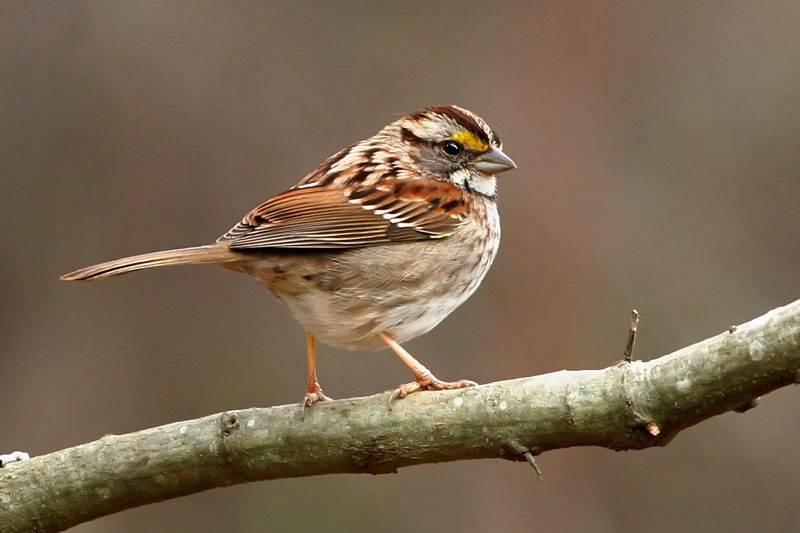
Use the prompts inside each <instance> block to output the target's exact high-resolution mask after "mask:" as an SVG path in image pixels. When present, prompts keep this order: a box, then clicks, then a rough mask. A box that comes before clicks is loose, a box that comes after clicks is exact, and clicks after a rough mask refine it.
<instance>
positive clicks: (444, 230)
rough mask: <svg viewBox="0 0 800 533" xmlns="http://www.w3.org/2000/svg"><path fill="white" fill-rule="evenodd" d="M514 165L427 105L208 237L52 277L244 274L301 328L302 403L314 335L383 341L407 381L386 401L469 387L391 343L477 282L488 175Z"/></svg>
mask: <svg viewBox="0 0 800 533" xmlns="http://www.w3.org/2000/svg"><path fill="white" fill-rule="evenodd" d="M515 166H516V165H515V164H514V162H513V161H511V159H509V158H508V157H507V156H506V155H505V154H504V153H503V152H502V151H501V144H500V140H499V138H498V137H497V135H496V134H495V133H494V131H492V129H491V128H489V126H488V125H487V124H486V123H485V122H484V121H483V120H482V119H481V118H479V117H478V116H477V115H475V114H474V113H471V112H470V111H467V110H465V109H462V108H459V107H456V106H436V107H430V108H427V109H424V110H422V111H420V112H418V113H415V114H413V115H409V116H406V117H403V118H401V119H400V120H398V121H396V122H393V123H391V124H389V125H388V126H386V127H385V128H384V129H382V130H381V131H380V132H378V133H377V134H376V135H374V136H373V137H370V138H368V139H365V140H363V141H361V142H358V143H356V144H354V145H352V146H350V147H348V148H345V149H344V150H342V151H340V152H338V153H337V154H335V155H333V156H331V157H330V158H328V159H327V160H325V161H324V162H323V163H322V164H321V165H320V166H319V167H318V168H317V169H315V170H314V171H313V172H311V173H310V174H308V175H307V176H306V177H305V178H303V180H301V181H300V183H299V184H297V185H296V186H295V187H292V188H291V189H289V190H288V191H286V192H284V193H282V194H279V195H277V196H275V197H273V198H271V199H269V200H267V201H266V202H264V203H263V204H261V205H260V206H258V207H257V208H255V209H254V210H253V211H251V212H250V213H248V214H247V215H246V216H245V217H244V218H243V219H242V221H241V222H239V223H238V224H236V225H235V226H234V227H233V228H231V230H230V231H228V232H227V233H226V234H225V235H223V236H222V237H220V238H219V239H218V240H217V242H216V243H214V244H210V245H206V246H198V247H193V248H183V249H177V250H167V251H163V252H154V253H149V254H144V255H139V256H134V257H127V258H123V259H117V260H115V261H110V262H108V263H102V264H99V265H94V266H90V267H87V268H83V269H81V270H77V271H75V272H72V273H70V274H67V275H65V276H63V277H62V279H64V280H84V281H91V280H96V279H104V278H108V277H111V276H116V275H119V274H124V273H127V272H132V271H135V270H141V269H145V268H152V267H158V266H168V265H183V264H200V263H213V264H219V265H222V266H224V267H226V268H229V269H231V270H236V271H239V272H243V273H246V274H250V275H251V276H253V277H255V278H256V279H258V280H259V281H260V282H261V283H263V284H264V285H265V286H266V287H267V288H269V289H270V290H271V291H272V292H273V293H274V294H275V295H276V296H277V297H278V298H279V299H281V300H282V301H283V302H284V303H286V305H287V306H288V307H289V309H290V310H291V311H292V313H293V314H294V316H295V317H296V318H297V319H298V321H299V322H300V323H301V324H302V325H303V326H304V327H305V329H306V332H307V338H308V359H309V377H308V389H307V392H306V395H305V399H304V401H303V405H304V406H308V405H311V404H312V403H313V402H315V401H319V400H324V399H327V398H326V397H325V396H324V395H323V393H322V389H321V387H320V386H319V382H318V380H317V376H316V338H319V339H320V340H322V341H324V342H326V343H328V344H330V345H333V346H340V347H344V348H348V349H358V350H371V349H378V348H382V347H385V346H389V347H390V348H391V349H392V350H393V351H394V352H395V353H397V355H398V356H400V358H401V359H402V360H403V361H404V362H405V363H406V364H407V365H408V366H409V367H410V368H411V369H412V371H413V372H414V376H415V381H413V382H411V383H408V384H405V385H401V386H400V387H399V388H398V389H397V391H395V394H394V395H393V396H392V398H393V399H394V398H402V397H404V396H406V395H407V394H409V393H410V392H414V391H416V390H419V389H427V388H431V389H447V388H460V387H465V386H468V385H471V384H473V383H472V382H470V381H466V380H461V381H456V382H444V381H441V380H439V379H437V378H436V377H434V376H433V374H431V373H430V371H428V370H427V369H426V368H425V367H424V366H422V365H421V364H420V363H419V362H418V361H416V360H415V359H414V358H413V357H411V355H410V354H408V352H406V351H405V350H404V349H403V348H402V347H401V346H400V343H402V342H405V341H407V340H410V339H413V338H414V337H417V336H419V335H422V334H423V333H426V332H428V331H430V330H431V329H432V328H433V327H435V326H436V325H437V324H438V323H439V322H441V321H442V320H443V319H444V318H445V317H446V316H447V315H449V314H450V313H451V312H452V311H453V310H454V309H455V308H456V307H458V306H459V305H460V304H461V303H463V302H464V300H466V299H467V298H468V297H469V296H470V295H471V294H472V293H473V292H474V291H475V289H477V287H478V285H480V282H481V281H482V280H483V277H484V276H485V275H486V272H487V271H488V269H489V267H490V266H491V263H492V261H493V260H494V257H495V255H496V253H497V248H498V246H499V243H500V222H499V218H498V215H497V207H496V204H495V200H496V181H495V177H494V175H495V174H496V173H499V172H503V171H505V170H508V169H511V168H515Z"/></svg>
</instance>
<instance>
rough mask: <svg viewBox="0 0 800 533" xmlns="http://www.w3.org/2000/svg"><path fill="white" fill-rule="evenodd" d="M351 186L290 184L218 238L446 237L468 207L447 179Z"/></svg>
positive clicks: (266, 242)
mask: <svg viewBox="0 0 800 533" xmlns="http://www.w3.org/2000/svg"><path fill="white" fill-rule="evenodd" d="M349 191H350V195H349V197H348V195H347V192H348V189H329V188H326V187H302V188H296V189H290V190H288V191H286V192H285V193H283V194H280V195H278V196H276V197H274V198H272V199H270V200H268V201H266V202H265V203H263V204H262V205H260V206H259V207H257V208H256V209H254V210H253V211H251V212H250V213H249V214H248V215H247V216H246V217H245V218H244V219H243V220H242V221H241V222H240V223H239V224H237V225H236V226H234V227H233V228H231V230H230V231H228V233H226V234H225V235H223V236H222V237H220V238H219V239H218V240H217V242H226V243H229V244H230V246H231V248H234V249H258V248H300V249H331V248H335V249H344V248H362V247H367V246H375V245H379V244H388V243H393V242H409V241H418V240H425V239H432V238H441V237H446V236H448V235H450V234H451V233H452V232H453V231H454V230H455V228H456V227H457V226H458V224H459V223H460V222H461V220H462V218H463V216H464V214H465V212H466V207H465V206H466V202H467V199H466V197H465V195H464V191H462V190H461V189H459V188H458V187H456V186H455V185H452V184H450V183H447V182H439V181H432V180H394V181H391V182H384V183H382V184H380V185H377V186H365V187H362V188H359V189H355V190H349Z"/></svg>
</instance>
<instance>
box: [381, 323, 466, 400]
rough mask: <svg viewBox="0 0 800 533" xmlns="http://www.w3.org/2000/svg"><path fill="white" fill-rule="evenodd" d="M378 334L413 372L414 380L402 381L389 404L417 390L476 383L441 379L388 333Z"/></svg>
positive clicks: (443, 388)
mask: <svg viewBox="0 0 800 533" xmlns="http://www.w3.org/2000/svg"><path fill="white" fill-rule="evenodd" d="M378 336H379V337H380V338H381V340H383V342H385V343H386V344H387V345H388V346H389V348H391V349H392V351H393V352H394V353H396V354H397V356H398V357H399V358H400V359H401V360H402V361H403V362H404V363H405V364H406V366H408V368H410V369H411V371H412V372H413V373H414V381H412V382H410V383H403V384H402V385H400V386H399V387H397V390H395V391H394V392H393V393H392V395H391V396H390V397H389V405H390V406H391V405H392V404H393V403H394V402H395V400H401V399H403V398H405V397H406V396H408V395H409V394H411V393H412V392H417V391H419V390H431V389H433V390H446V389H463V388H464V387H472V386H475V385H477V383H475V382H474V381H470V380H468V379H460V380H458V381H442V380H441V379H439V378H437V377H436V376H434V375H433V373H432V372H431V371H430V370H428V369H427V368H426V367H425V366H424V365H423V364H422V363H420V362H419V361H417V360H416V359H415V358H414V356H412V355H411V354H410V353H408V351H406V349H405V348H403V347H402V346H400V344H399V343H398V342H397V341H396V340H394V339H393V338H392V337H391V335H389V334H388V333H379V334H378Z"/></svg>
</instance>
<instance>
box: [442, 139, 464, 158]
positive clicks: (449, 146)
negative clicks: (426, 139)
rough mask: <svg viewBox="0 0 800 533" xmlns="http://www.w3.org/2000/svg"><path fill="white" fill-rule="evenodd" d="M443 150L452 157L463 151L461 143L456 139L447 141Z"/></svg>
mask: <svg viewBox="0 0 800 533" xmlns="http://www.w3.org/2000/svg"><path fill="white" fill-rule="evenodd" d="M442 151H444V153H446V154H447V155H449V156H450V157H455V156H457V155H458V154H460V153H461V145H460V144H458V143H457V142H455V141H447V142H445V143H444V144H443V145H442Z"/></svg>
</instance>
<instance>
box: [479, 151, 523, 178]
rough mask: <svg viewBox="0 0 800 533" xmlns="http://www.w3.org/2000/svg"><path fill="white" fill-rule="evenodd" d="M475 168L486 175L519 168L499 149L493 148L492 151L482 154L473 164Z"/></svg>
mask: <svg viewBox="0 0 800 533" xmlns="http://www.w3.org/2000/svg"><path fill="white" fill-rule="evenodd" d="M472 164H473V166H474V167H475V168H477V169H478V170H480V171H481V172H484V173H486V174H498V173H500V172H505V171H506V170H511V169H512V168H517V164H516V163H514V161H513V160H512V159H511V158H510V157H508V156H507V155H506V154H504V153H503V151H502V150H500V149H499V148H497V147H494V146H493V147H492V149H491V151H489V152H486V153H485V154H482V155H481V156H479V157H478V158H477V159H475V160H474V161H473V162H472Z"/></svg>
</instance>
